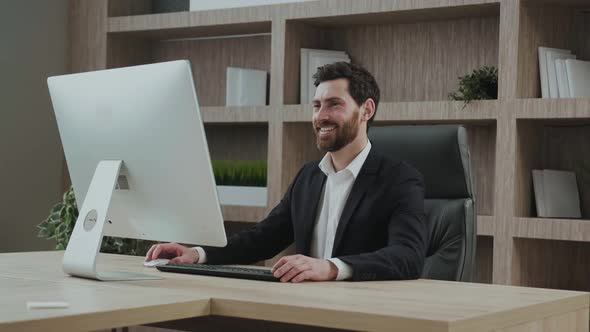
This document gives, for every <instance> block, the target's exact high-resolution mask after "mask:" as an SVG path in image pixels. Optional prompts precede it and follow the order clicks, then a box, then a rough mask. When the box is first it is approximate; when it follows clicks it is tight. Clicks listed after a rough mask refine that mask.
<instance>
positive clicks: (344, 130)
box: [313, 111, 359, 152]
mask: <svg viewBox="0 0 590 332" xmlns="http://www.w3.org/2000/svg"><path fill="white" fill-rule="evenodd" d="M358 118H359V111H355V112H354V113H353V114H352V118H351V119H350V120H348V121H346V122H345V123H344V125H343V126H342V127H340V126H338V124H336V123H334V122H332V121H329V120H325V121H320V122H319V123H315V122H314V126H313V132H314V133H315V135H316V146H317V148H318V150H320V151H322V152H334V151H338V150H340V149H342V148H343V147H345V146H346V145H348V143H350V142H352V141H354V139H355V138H356V136H357V135H358V127H359V120H358ZM325 125H334V126H335V128H334V130H336V132H337V133H336V136H335V137H334V138H333V139H324V140H322V139H321V138H320V133H319V130H318V129H317V128H319V127H321V126H325Z"/></svg>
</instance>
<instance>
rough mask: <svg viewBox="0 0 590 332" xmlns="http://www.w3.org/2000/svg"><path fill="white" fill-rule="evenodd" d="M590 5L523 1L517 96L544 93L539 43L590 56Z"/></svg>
mask: <svg viewBox="0 0 590 332" xmlns="http://www.w3.org/2000/svg"><path fill="white" fill-rule="evenodd" d="M589 9H590V3H588V1H584V0H569V1H561V0H544V1H538V0H534V1H533V0H528V1H522V5H521V9H520V11H521V14H520V24H519V30H520V31H519V39H518V40H519V41H520V42H519V51H518V60H519V61H518V67H519V68H518V69H519V70H518V80H517V82H518V84H517V89H518V93H517V97H522V98H539V97H541V84H540V78H539V61H538V59H539V56H538V48H539V47H540V46H544V47H553V48H564V49H569V50H571V51H572V52H573V53H574V54H576V55H577V58H578V59H580V60H590V35H589V34H588V31H589V30H590V12H588V10H589Z"/></svg>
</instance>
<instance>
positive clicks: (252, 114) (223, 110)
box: [200, 106, 271, 124]
mask: <svg viewBox="0 0 590 332" xmlns="http://www.w3.org/2000/svg"><path fill="white" fill-rule="evenodd" d="M200 110H201V115H202V116H203V122H204V123H228V124H231V123H235V124H247V123H268V119H269V116H270V111H271V107H270V106H207V107H201V108H200Z"/></svg>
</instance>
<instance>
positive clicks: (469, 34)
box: [284, 4, 499, 104]
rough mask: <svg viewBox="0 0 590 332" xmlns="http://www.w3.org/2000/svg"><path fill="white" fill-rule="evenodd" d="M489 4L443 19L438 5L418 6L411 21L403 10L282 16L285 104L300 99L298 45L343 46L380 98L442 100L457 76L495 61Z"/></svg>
mask: <svg viewBox="0 0 590 332" xmlns="http://www.w3.org/2000/svg"><path fill="white" fill-rule="evenodd" d="M490 8H491V9H490V10H489V11H484V13H483V14H482V13H479V14H478V15H476V16H472V17H465V15H463V16H461V17H459V18H456V17H453V15H450V16H447V18H445V19H442V20H441V19H440V17H437V18H434V16H437V13H438V10H440V9H438V10H437V9H428V10H425V11H424V13H425V14H427V15H424V16H423V17H418V16H419V15H418V14H419V13H420V12H421V11H420V10H417V11H416V15H409V16H408V17H409V18H410V22H408V21H407V20H405V19H403V20H401V21H400V18H401V17H404V16H403V14H404V13H405V12H404V11H399V12H393V13H371V14H357V15H347V16H341V17H318V18H310V19H294V20H287V23H286V24H287V25H286V45H285V68H284V73H285V86H284V100H285V104H299V103H300V99H299V96H300V93H299V81H300V79H299V76H300V69H299V68H300V49H301V48H315V49H328V50H343V51H346V52H347V53H348V54H349V55H350V57H351V58H352V61H353V62H354V63H358V64H360V65H362V66H363V67H365V68H366V69H367V70H369V71H370V72H371V73H373V75H374V76H375V79H376V80H377V82H378V84H379V86H380V89H381V101H383V102H396V101H420V100H421V101H432V100H447V99H448V94H449V93H450V92H452V91H455V90H456V89H457V86H458V81H459V80H458V76H463V75H465V74H468V73H470V72H471V71H472V70H473V69H475V68H479V67H481V66H484V65H494V66H497V65H498V38H499V14H498V12H499V5H498V4H492V5H490ZM496 9H498V10H496ZM441 12H442V10H441ZM406 14H407V13H406ZM474 15H475V14H474ZM482 15H483V16H482ZM443 17H444V15H443ZM449 17H450V18H449ZM425 18H431V20H426V21H424V19H425ZM367 50H371V52H367Z"/></svg>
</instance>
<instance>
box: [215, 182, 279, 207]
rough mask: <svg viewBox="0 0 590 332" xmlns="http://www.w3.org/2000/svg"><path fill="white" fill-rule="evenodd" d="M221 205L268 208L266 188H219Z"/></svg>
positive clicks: (218, 193)
mask: <svg viewBox="0 0 590 332" xmlns="http://www.w3.org/2000/svg"><path fill="white" fill-rule="evenodd" d="M217 196H218V197H219V203H220V204H221V205H242V206H266V199H267V196H268V190H267V189H266V187H242V186H217Z"/></svg>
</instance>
